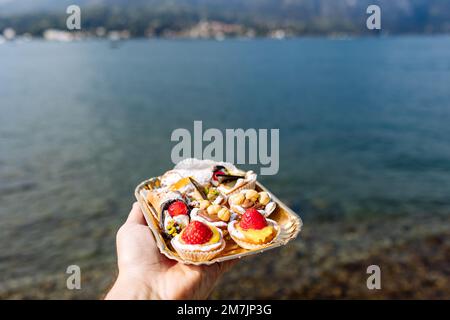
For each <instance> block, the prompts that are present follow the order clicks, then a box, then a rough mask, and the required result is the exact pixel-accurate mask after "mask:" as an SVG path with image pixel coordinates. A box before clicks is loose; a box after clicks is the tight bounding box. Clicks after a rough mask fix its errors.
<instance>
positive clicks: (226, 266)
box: [219, 259, 239, 273]
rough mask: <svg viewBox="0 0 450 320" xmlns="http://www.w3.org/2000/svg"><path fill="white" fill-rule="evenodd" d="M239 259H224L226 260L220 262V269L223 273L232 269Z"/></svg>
mask: <svg viewBox="0 0 450 320" xmlns="http://www.w3.org/2000/svg"><path fill="white" fill-rule="evenodd" d="M238 261H239V259H233V260H228V261H224V262H219V265H220V271H221V272H222V273H224V272H227V271H228V270H230V269H231V268H232V267H233V266H234V265H235V264H236V263H237V262H238Z"/></svg>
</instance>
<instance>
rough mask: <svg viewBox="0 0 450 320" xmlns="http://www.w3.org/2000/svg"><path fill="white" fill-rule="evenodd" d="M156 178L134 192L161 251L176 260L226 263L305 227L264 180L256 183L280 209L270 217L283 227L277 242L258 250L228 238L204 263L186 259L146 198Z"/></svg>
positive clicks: (284, 241)
mask: <svg viewBox="0 0 450 320" xmlns="http://www.w3.org/2000/svg"><path fill="white" fill-rule="evenodd" d="M154 179H155V178H152V179H148V180H145V181H143V182H141V183H140V184H139V185H138V186H137V187H136V189H135V192H134V195H135V197H136V199H137V201H138V203H139V206H140V208H141V210H142V212H143V213H144V217H145V220H146V221H147V224H148V226H149V227H150V230H151V231H152V233H153V236H154V237H155V240H156V244H157V246H158V248H159V250H160V251H161V253H162V254H164V255H165V256H166V257H167V258H169V259H174V260H177V261H179V262H182V263H184V264H194V265H210V264H213V263H216V262H222V261H226V260H232V259H237V258H242V257H245V256H250V255H253V254H257V253H260V252H264V251H267V250H270V249H274V248H277V247H280V246H283V245H285V244H287V243H288V242H289V241H291V240H293V239H295V238H296V237H297V235H298V234H299V232H300V231H301V228H302V226H303V222H302V220H301V219H300V217H299V216H298V215H297V214H296V213H294V212H293V211H292V210H291V209H290V208H289V207H288V206H287V205H285V204H284V203H283V202H281V201H280V200H279V199H278V198H277V197H276V196H274V195H273V193H272V192H270V191H268V190H267V189H266V188H265V187H264V186H263V185H262V184H261V183H259V182H256V190H257V191H258V192H259V191H266V192H269V193H270V194H271V196H272V199H273V201H275V202H276V204H277V208H276V209H275V211H274V212H273V213H272V214H271V215H270V217H269V218H270V219H272V220H275V221H276V222H277V223H278V224H279V226H280V229H281V230H280V234H279V236H278V237H277V238H276V239H275V241H274V242H272V243H270V244H268V245H267V246H265V247H263V248H261V249H257V250H247V249H243V248H241V247H239V246H238V245H237V244H236V243H235V242H234V241H233V240H228V241H227V244H226V247H225V249H224V251H223V252H221V253H220V255H219V256H217V257H215V258H214V259H212V260H210V261H203V262H193V261H188V260H183V259H181V258H180V256H179V255H178V254H177V252H176V251H175V250H174V249H173V248H172V246H171V244H170V241H168V240H167V241H166V240H165V239H164V237H163V235H162V233H161V230H160V227H159V223H158V220H157V218H156V217H157V216H158V215H157V213H156V210H155V209H154V208H153V206H152V205H151V204H150V203H149V201H148V200H147V199H146V198H145V193H146V192H147V190H148V189H151V188H152V185H153V184H152V181H154Z"/></svg>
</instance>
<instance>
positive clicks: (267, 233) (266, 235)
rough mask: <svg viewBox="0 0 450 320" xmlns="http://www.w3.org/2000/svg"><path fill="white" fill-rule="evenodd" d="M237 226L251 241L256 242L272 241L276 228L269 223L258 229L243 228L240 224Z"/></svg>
mask: <svg viewBox="0 0 450 320" xmlns="http://www.w3.org/2000/svg"><path fill="white" fill-rule="evenodd" d="M236 228H237V229H238V230H239V231H240V232H242V234H243V235H244V236H245V238H246V239H247V240H249V242H252V243H256V244H263V243H267V242H269V241H271V240H272V239H273V237H274V228H273V226H271V225H268V226H267V227H264V228H262V229H260V230H256V229H248V230H245V229H242V228H241V226H239V224H237V225H236Z"/></svg>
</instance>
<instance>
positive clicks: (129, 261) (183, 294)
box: [107, 203, 235, 299]
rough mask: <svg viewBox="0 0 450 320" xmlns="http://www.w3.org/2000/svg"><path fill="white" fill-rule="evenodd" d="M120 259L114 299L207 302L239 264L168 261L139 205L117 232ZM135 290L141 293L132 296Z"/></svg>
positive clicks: (229, 262)
mask: <svg viewBox="0 0 450 320" xmlns="http://www.w3.org/2000/svg"><path fill="white" fill-rule="evenodd" d="M117 258H118V265H119V277H118V279H117V281H116V284H115V285H114V287H113V289H111V292H110V293H109V294H108V296H107V298H111V299H120V298H148V299H205V298H207V297H208V295H209V294H210V292H211V291H212V289H213V288H214V285H215V284H216V282H217V280H218V279H219V277H220V276H221V275H222V274H223V273H224V272H225V271H226V270H228V269H229V268H230V267H231V266H232V265H233V264H234V263H235V261H227V262H223V263H215V264H212V265H209V266H193V265H185V264H182V263H179V262H177V261H175V260H170V259H168V258H167V257H165V256H164V255H162V254H161V253H160V252H159V249H158V247H157V246H156V242H155V239H154V238H153V235H152V234H151V232H150V230H149V228H148V226H147V224H146V222H145V219H144V216H143V214H142V211H141V210H140V208H139V206H138V204H137V203H135V204H134V205H133V208H132V210H131V212H130V215H129V216H128V219H127V221H126V222H125V224H124V225H122V227H121V228H120V229H119V231H118V233H117ZM130 288H132V289H130ZM133 288H136V289H137V291H138V292H134V294H133V297H132V296H131V293H130V292H131V291H132V290H133ZM123 290H126V291H127V292H121V291H123ZM144 293H145V294H144Z"/></svg>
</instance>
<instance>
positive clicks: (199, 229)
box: [181, 220, 213, 244]
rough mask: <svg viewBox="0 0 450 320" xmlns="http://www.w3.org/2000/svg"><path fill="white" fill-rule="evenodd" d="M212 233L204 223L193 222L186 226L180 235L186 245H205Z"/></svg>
mask: <svg viewBox="0 0 450 320" xmlns="http://www.w3.org/2000/svg"><path fill="white" fill-rule="evenodd" d="M212 236H213V232H212V231H211V228H210V227H208V226H207V225H206V224H205V223H203V222H200V221H197V220H194V221H191V223H189V224H188V226H187V227H186V228H185V229H184V230H183V233H182V234H181V239H182V240H183V241H184V242H185V243H187V244H204V243H207V242H208V241H209V240H210V239H211V237H212Z"/></svg>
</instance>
